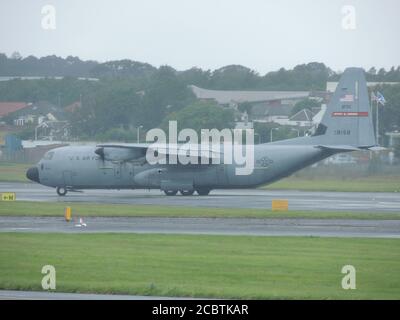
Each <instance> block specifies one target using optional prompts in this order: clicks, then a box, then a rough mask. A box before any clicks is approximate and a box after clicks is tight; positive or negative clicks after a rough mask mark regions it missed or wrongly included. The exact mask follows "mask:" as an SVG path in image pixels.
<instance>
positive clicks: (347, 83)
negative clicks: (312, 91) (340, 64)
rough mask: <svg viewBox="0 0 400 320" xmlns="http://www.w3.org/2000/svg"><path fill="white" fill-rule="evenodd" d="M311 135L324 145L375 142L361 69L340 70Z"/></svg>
mask: <svg viewBox="0 0 400 320" xmlns="http://www.w3.org/2000/svg"><path fill="white" fill-rule="evenodd" d="M313 138H314V139H315V140H318V141H320V142H321V144H326V145H349V146H354V147H358V148H368V147H372V146H375V145H376V141H375V135H374V129H373V123H372V113H371V108H370V104H369V99H368V90H367V83H366V81H365V76H364V70H363V69H361V68H347V69H346V70H345V71H344V72H343V74H342V76H341V78H340V81H339V83H338V86H337V88H336V91H335V93H334V94H333V97H332V99H331V100H330V102H329V104H328V106H327V108H326V112H325V114H324V116H323V117H322V120H321V123H320V124H319V126H318V128H317V130H316V132H315V134H314V137H313Z"/></svg>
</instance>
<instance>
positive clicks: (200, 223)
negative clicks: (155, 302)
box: [0, 217, 400, 238]
mask: <svg viewBox="0 0 400 320" xmlns="http://www.w3.org/2000/svg"><path fill="white" fill-rule="evenodd" d="M0 232H33V233H34V232H44V233H81V234H82V233H145V234H146V233H147V234H149V233H150V234H151V233H153V234H198V235H201V234H202V235H247V236H315V237H362V238H400V220H349V219H255V218H152V217H149V218H142V217H114V218H111V217H87V218H85V219H84V220H83V223H82V222H81V221H80V219H77V218H75V219H74V221H70V222H66V221H65V220H64V219H63V218H61V217H0Z"/></svg>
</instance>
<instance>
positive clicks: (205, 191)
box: [196, 188, 211, 196]
mask: <svg viewBox="0 0 400 320" xmlns="http://www.w3.org/2000/svg"><path fill="white" fill-rule="evenodd" d="M196 191H197V193H198V194H199V196H207V195H208V194H209V193H210V191H211V189H207V188H201V189H196Z"/></svg>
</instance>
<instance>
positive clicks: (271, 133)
mask: <svg viewBox="0 0 400 320" xmlns="http://www.w3.org/2000/svg"><path fill="white" fill-rule="evenodd" d="M274 130H279V128H272V129H271V131H270V136H271V142H272V131H274Z"/></svg>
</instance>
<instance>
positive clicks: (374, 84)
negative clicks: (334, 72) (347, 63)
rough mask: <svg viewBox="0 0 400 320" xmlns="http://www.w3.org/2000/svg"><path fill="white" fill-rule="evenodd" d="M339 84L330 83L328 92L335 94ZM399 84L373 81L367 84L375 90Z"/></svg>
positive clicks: (327, 86) (327, 85) (335, 82)
mask: <svg viewBox="0 0 400 320" xmlns="http://www.w3.org/2000/svg"><path fill="white" fill-rule="evenodd" d="M338 83H339V82H337V81H328V82H327V83H326V91H327V92H331V93H333V92H335V90H336V87H337V85H338ZM399 84H400V82H372V81H369V82H367V87H368V88H373V87H376V86H382V85H390V86H395V85H399Z"/></svg>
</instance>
